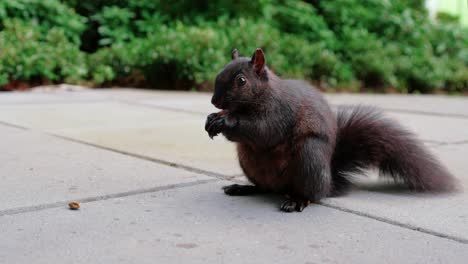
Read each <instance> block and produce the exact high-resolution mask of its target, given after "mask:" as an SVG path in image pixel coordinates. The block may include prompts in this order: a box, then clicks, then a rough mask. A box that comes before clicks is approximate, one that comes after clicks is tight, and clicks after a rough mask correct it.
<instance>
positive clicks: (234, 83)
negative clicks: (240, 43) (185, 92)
mask: <svg viewBox="0 0 468 264" xmlns="http://www.w3.org/2000/svg"><path fill="white" fill-rule="evenodd" d="M265 61H266V60H265V54H264V53H263V50H262V49H256V50H255V52H254V54H253V55H252V57H251V58H248V57H239V54H238V52H237V49H234V50H233V51H232V60H231V62H229V63H228V64H227V65H226V66H225V67H224V69H223V70H222V71H221V72H220V73H219V74H218V76H217V77H216V81H215V91H214V94H213V98H212V99H211V103H212V104H213V105H214V106H216V107H217V108H219V109H222V110H228V111H229V112H234V111H237V110H241V109H243V108H247V107H248V108H251V107H252V106H253V105H258V104H259V100H260V98H261V96H262V95H263V94H264V93H265V91H266V90H267V89H268V79H269V75H271V74H272V73H271V72H270V71H269V70H268V68H267V66H266V65H265Z"/></svg>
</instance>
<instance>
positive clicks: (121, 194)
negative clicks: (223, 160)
mask: <svg viewBox="0 0 468 264" xmlns="http://www.w3.org/2000/svg"><path fill="white" fill-rule="evenodd" d="M217 181H219V179H209V180H198V181H193V182H184V183H177V184H169V185H164V186H157V187H153V188H146V189H137V190H131V191H127V192H119V193H111V194H105V195H98V196H91V197H86V198H81V199H80V198H78V199H75V200H76V201H79V202H81V203H90V202H96V201H104V200H109V199H114V198H121V197H126V196H133V195H138V194H144V193H152V192H159V191H166V190H172V189H179V188H185V187H191V186H195V185H202V184H206V183H212V182H217ZM67 204H68V201H59V202H55V203H47V204H40V205H33V206H25V207H17V208H12V209H7V210H3V211H0V217H1V216H5V215H14V214H21V213H28V212H35V211H41V210H45V209H51V208H57V207H63V206H66V205H67Z"/></svg>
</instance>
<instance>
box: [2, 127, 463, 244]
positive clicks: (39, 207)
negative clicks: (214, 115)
mask: <svg viewBox="0 0 468 264" xmlns="http://www.w3.org/2000/svg"><path fill="white" fill-rule="evenodd" d="M1 124H3V125H7V126H12V127H16V128H18V129H23V130H24V129H28V128H24V127H21V126H16V125H11V124H9V123H5V122H1ZM43 133H45V134H47V135H50V136H54V137H57V138H61V139H63V140H66V141H72V142H76V143H80V144H84V145H87V146H91V147H95V148H99V149H104V150H108V151H112V152H116V153H120V154H123V155H127V156H131V157H135V158H139V159H144V160H147V161H151V162H155V163H158V164H163V165H167V166H171V167H175V168H180V169H184V170H188V171H191V172H196V173H199V174H204V175H206V176H211V177H215V178H216V179H212V180H202V181H195V182H190V183H181V184H173V185H167V186H160V187H154V188H150V189H140V190H133V191H127V192H122V193H115V194H108V195H102V196H94V197H88V198H83V199H81V200H79V201H81V202H94V201H101V200H108V199H113V198H118V197H125V196H132V195H137V194H142V193H149V192H157V191H162V190H169V189H175V188H181V187H188V186H193V185H199V184H204V183H210V182H216V181H219V180H229V181H236V180H237V179H235V178H236V177H238V176H239V175H233V176H226V175H222V174H219V173H215V172H211V171H206V170H202V169H198V168H193V167H189V166H185V165H180V164H177V163H173V162H168V161H164V160H160V159H155V158H151V157H147V156H143V155H138V154H134V153H130V152H125V151H121V150H116V149H113V148H109V147H104V146H100V145H97V144H92V143H89V142H84V141H81V140H77V139H73V138H68V137H64V136H60V135H55V134H51V133H46V132H43ZM65 204H66V202H64V201H62V202H56V203H50V204H43V205H37V206H31V207H22V208H13V209H8V210H5V211H0V216H4V215H12V214H20V213H26V212H31V211H39V210H44V209H50V208H56V207H61V206H64V205H65ZM319 205H321V206H324V207H328V208H331V209H335V210H338V211H341V212H346V213H350V214H353V215H358V216H361V217H365V218H369V219H373V220H376V221H379V222H384V223H387V224H390V225H394V226H398V227H401V228H405V229H409V230H413V231H417V232H421V233H425V234H428V235H432V236H435V237H439V238H443V239H448V240H452V241H455V242H458V243H462V244H468V239H465V238H462V237H457V236H452V235H448V234H444V233H441V232H437V231H434V230H430V229H426V228H421V227H417V226H414V225H410V224H405V223H401V222H398V221H395V220H391V219H387V218H384V217H379V216H375V215H372V214H367V213H363V212H360V211H356V210H352V209H348V208H345V207H340V206H336V205H331V204H328V203H326V202H321V203H319Z"/></svg>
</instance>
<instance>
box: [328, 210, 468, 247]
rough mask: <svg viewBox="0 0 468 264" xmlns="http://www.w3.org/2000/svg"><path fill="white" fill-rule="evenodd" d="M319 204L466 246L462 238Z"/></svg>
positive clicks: (467, 240) (465, 240)
mask: <svg viewBox="0 0 468 264" xmlns="http://www.w3.org/2000/svg"><path fill="white" fill-rule="evenodd" d="M319 204H320V205H322V206H325V207H328V208H332V209H335V210H338V211H342V212H346V213H350V214H353V215H358V216H362V217H365V218H370V219H374V220H377V221H379V222H383V223H387V224H390V225H394V226H399V227H402V228H405V229H410V230H413V231H417V232H421V233H425V234H428V235H432V236H436V237H440V238H445V239H448V240H452V241H455V242H459V243H462V244H468V239H466V238H463V237H458V236H453V235H448V234H444V233H442V232H437V231H434V230H431V229H428V228H423V227H419V226H415V225H411V224H407V223H402V222H398V221H396V220H392V219H389V218H385V217H380V216H377V215H373V214H368V213H364V212H361V211H357V210H352V209H349V208H346V207H342V206H337V205H332V204H329V203H327V202H326V201H322V202H320V203H319Z"/></svg>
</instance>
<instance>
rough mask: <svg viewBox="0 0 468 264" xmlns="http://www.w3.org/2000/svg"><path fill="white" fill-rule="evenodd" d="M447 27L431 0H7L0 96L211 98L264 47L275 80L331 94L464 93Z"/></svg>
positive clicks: (455, 42) (460, 42) (461, 58)
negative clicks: (8, 87) (36, 84)
mask: <svg viewBox="0 0 468 264" xmlns="http://www.w3.org/2000/svg"><path fill="white" fill-rule="evenodd" d="M446 17H447V16H445V18H446ZM441 20H443V21H442V22H437V21H432V20H430V19H429V17H428V14H427V11H426V10H425V8H424V0H410V1H408V0H394V1H382V0H335V1H325V0H308V1H298V0H260V1H248V0H238V1H230V0H212V1H208V0H194V1H167V0H79V1H78V0H63V1H59V0H7V1H2V2H0V45H1V47H2V52H1V53H0V86H1V85H3V84H5V83H7V82H9V81H12V80H25V81H32V80H35V79H37V78H45V79H48V80H52V81H57V82H59V81H72V82H80V81H90V80H91V81H92V82H93V83H94V85H106V84H111V83H114V84H124V85H125V84H131V85H132V84H135V85H146V86H155V87H162V88H177V89H179V88H185V89H191V88H193V87H195V88H203V89H206V88H209V87H210V86H211V85H212V81H213V79H214V78H215V76H216V74H217V73H218V72H219V70H220V69H221V68H222V67H223V65H224V64H225V63H227V62H228V61H229V54H230V51H231V50H232V49H233V48H238V49H239V51H240V53H241V54H243V55H244V56H250V55H251V52H253V50H254V49H255V48H257V47H262V48H263V49H264V50H265V52H266V53H267V59H268V65H269V66H270V67H271V68H272V69H273V70H274V71H275V72H277V73H278V74H280V75H282V76H284V77H293V78H305V79H309V80H311V81H314V82H316V83H319V84H320V85H321V86H322V87H324V88H326V87H334V86H338V87H341V88H343V87H344V88H346V87H347V88H348V89H353V90H355V89H359V88H366V89H376V90H378V91H382V90H383V89H382V88H386V87H393V88H396V89H397V90H398V91H401V92H435V91H446V92H455V93H460V92H461V93H466V92H467V91H468V37H467V36H468V29H466V28H463V27H461V26H459V25H458V24H457V23H456V22H454V20H453V19H443V18H441Z"/></svg>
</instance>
